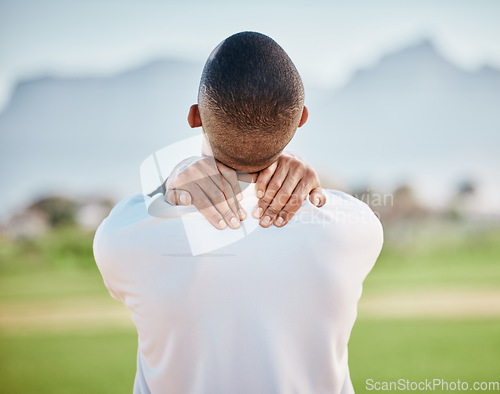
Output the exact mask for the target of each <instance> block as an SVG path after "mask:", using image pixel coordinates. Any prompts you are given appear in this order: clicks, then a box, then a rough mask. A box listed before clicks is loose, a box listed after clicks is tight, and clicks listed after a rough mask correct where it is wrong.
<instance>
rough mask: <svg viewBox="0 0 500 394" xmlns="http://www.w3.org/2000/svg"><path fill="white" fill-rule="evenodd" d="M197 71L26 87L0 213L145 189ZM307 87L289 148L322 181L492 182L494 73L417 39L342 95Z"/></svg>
mask: <svg viewBox="0 0 500 394" xmlns="http://www.w3.org/2000/svg"><path fill="white" fill-rule="evenodd" d="M201 71H202V65H201V64H191V63H187V62H182V61H178V60H172V59H164V60H158V61H154V62H151V63H148V64H145V65H144V66H142V67H138V68H135V69H132V70H129V71H126V72H123V73H120V74H117V75H114V76H110V77H100V78H95V77H82V78H58V77H40V78H36V79H30V80H26V81H21V82H20V83H19V84H18V85H17V86H16V87H15V89H14V92H13V95H12V98H11V100H10V102H9V103H8V105H7V107H6V108H5V109H4V111H3V113H1V114H0V179H1V180H2V185H3V187H2V193H1V194H0V207H3V208H1V209H0V214H1V213H2V212H4V213H5V212H6V211H7V210H10V209H11V208H12V207H14V206H16V205H19V204H20V203H22V202H28V201H29V200H30V199H31V198H32V197H33V196H35V195H38V194H40V193H49V192H51V191H56V192H59V191H64V190H67V191H70V192H73V193H95V192H98V191H106V192H107V193H108V194H112V195H115V196H118V195H122V194H123V193H128V192H132V191H137V190H140V186H139V185H140V183H139V175H138V169H139V165H140V163H141V161H142V160H143V159H144V158H145V157H146V156H148V155H149V154H150V153H152V152H154V151H155V150H157V149H160V148H162V147H164V146H165V145H167V144H169V143H171V142H174V141H177V140H180V139H182V138H184V137H189V136H192V135H194V134H195V133H196V132H193V131H191V129H189V127H188V126H187V123H186V116H187V111H188V108H189V106H190V105H191V104H192V103H194V102H196V94H197V90H198V82H199V78H200V75H201ZM306 91H307V104H308V106H309V110H310V120H309V122H308V123H307V124H306V125H305V126H304V128H303V129H299V131H298V132H297V134H296V138H295V139H294V141H293V142H292V144H291V145H290V148H291V149H295V150H298V151H299V152H301V153H303V154H304V155H305V157H306V159H307V160H308V161H310V162H312V163H313V164H314V165H316V166H317V167H318V168H319V169H320V170H321V171H322V172H323V173H325V174H326V175H327V176H328V177H330V176H331V177H332V178H333V179H339V178H340V179H344V180H345V181H346V182H347V183H351V184H355V183H357V184H360V183H369V184H371V185H373V186H376V185H377V184H383V183H390V182H397V181H400V180H406V179H410V181H412V180H417V181H419V180H422V179H424V180H429V181H433V182H434V184H437V185H442V184H443V183H446V182H448V183H450V184H451V183H452V182H454V181H457V180H463V178H464V177H473V178H475V177H479V179H480V180H486V181H487V182H490V184H491V183H495V182H496V179H497V178H498V176H497V174H498V172H499V171H500V155H498V151H499V148H500V110H499V109H498V108H500V71H499V70H496V69H494V68H491V67H487V66H485V67H483V68H481V69H478V70H476V71H474V72H470V71H466V70H462V69H461V68H459V67H457V66H455V65H454V64H453V63H450V62H449V61H447V60H446V59H445V58H444V57H443V56H442V55H441V54H440V53H439V51H438V50H437V49H436V48H435V47H434V46H433V44H432V43H431V42H430V41H428V40H423V41H421V42H420V43H417V44H415V45H412V46H409V47H407V48H404V49H402V50H400V51H397V52H394V53H391V54H388V55H386V56H384V57H382V58H381V59H380V61H379V62H378V63H377V64H376V65H374V66H373V67H371V68H369V69H363V70H358V71H357V72H355V73H354V74H353V76H352V78H351V79H350V81H349V82H348V83H347V84H346V85H344V86H343V87H342V88H341V89H338V90H336V91H328V90H323V91H322V90H318V89H314V88H312V87H308V86H306ZM493 176H494V178H493ZM498 200H499V201H500V198H499V199H498Z"/></svg>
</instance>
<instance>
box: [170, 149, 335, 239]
mask: <svg viewBox="0 0 500 394" xmlns="http://www.w3.org/2000/svg"><path fill="white" fill-rule="evenodd" d="M239 180H241V181H244V182H255V183H256V185H255V192H256V195H257V198H258V199H259V200H258V203H257V205H256V206H255V208H254V209H253V211H252V216H253V217H254V218H256V219H260V220H259V223H260V225H261V226H262V227H269V226H271V225H272V224H274V225H275V226H277V227H282V226H284V225H286V224H287V223H288V222H289V221H290V219H291V218H292V217H293V215H295V213H296V212H297V210H298V209H299V208H300V206H301V205H302V203H303V202H304V200H305V199H306V198H307V196H309V200H310V201H311V203H312V204H314V205H315V206H316V207H321V206H323V205H324V204H325V202H326V197H325V195H324V194H323V192H322V190H321V187H320V183H319V179H318V176H317V174H316V172H315V171H314V170H313V169H312V167H311V166H309V165H308V164H307V163H305V162H304V160H302V159H301V158H300V157H299V156H298V155H296V154H294V153H291V152H283V153H282V155H281V156H280V157H279V159H278V160H277V161H276V162H275V163H273V164H272V165H270V166H269V167H267V168H265V169H264V170H262V171H260V172H257V173H252V174H247V173H242V172H238V171H235V170H234V169H232V168H230V167H227V166H225V165H224V164H222V163H220V162H218V161H217V160H215V159H214V158H213V157H211V156H193V157H190V158H188V159H185V160H183V161H182V162H180V163H179V164H178V165H177V166H176V167H175V168H174V169H173V171H172V173H171V174H170V176H169V177H168V179H167V181H166V184H165V201H166V202H167V203H169V204H170V205H190V204H193V205H194V206H195V207H196V208H197V209H198V211H199V212H200V213H201V214H202V215H203V216H204V217H205V218H206V219H207V220H208V221H209V222H210V223H211V224H212V225H213V226H214V227H216V228H218V229H220V230H222V229H224V228H226V227H228V226H229V227H230V228H232V229H237V228H239V227H240V226H241V221H242V220H244V219H245V218H246V217H247V213H246V212H245V210H244V209H243V208H242V207H241V206H240V204H239V201H241V200H242V198H243V195H242V193H241V187H240V184H239V182H238V181H239Z"/></svg>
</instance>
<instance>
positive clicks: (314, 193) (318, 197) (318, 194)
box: [309, 187, 326, 208]
mask: <svg viewBox="0 0 500 394" xmlns="http://www.w3.org/2000/svg"><path fill="white" fill-rule="evenodd" d="M309 201H311V203H312V204H313V205H315V206H317V207H318V208H320V207H322V206H323V205H325V203H326V196H325V195H324V194H323V189H321V187H317V188H315V189H313V190H311V193H310V194H309Z"/></svg>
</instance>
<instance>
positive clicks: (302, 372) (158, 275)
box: [94, 184, 383, 394]
mask: <svg viewBox="0 0 500 394" xmlns="http://www.w3.org/2000/svg"><path fill="white" fill-rule="evenodd" d="M254 186H255V185H254V184H251V185H250V186H249V187H247V188H246V189H245V190H244V192H243V194H244V199H243V201H242V205H243V207H244V208H245V209H246V211H247V212H251V210H252V208H253V207H254V206H255V204H256V202H257V198H256V197H255V189H254ZM325 194H326V197H327V203H326V205H325V206H323V207H322V208H316V207H315V206H313V205H312V204H311V203H310V202H309V201H308V200H306V201H305V202H304V203H303V205H302V207H301V208H300V209H299V211H298V213H297V214H296V216H295V217H294V218H293V219H292V220H291V221H290V223H288V224H287V225H286V226H285V227H283V228H276V227H274V226H272V227H270V228H267V229H265V228H261V227H260V226H258V221H257V220H256V219H254V218H253V217H251V215H249V217H248V218H247V219H246V220H245V221H244V222H243V228H242V229H241V231H242V233H243V235H242V236H241V237H238V238H237V239H236V240H233V238H231V237H233V236H234V233H231V232H234V231H235V230H231V229H229V228H226V229H225V230H222V231H221V230H217V229H215V228H213V227H211V226H210V225H209V224H208V222H207V221H206V219H205V218H204V217H203V216H201V214H200V213H198V212H196V211H195V210H194V208H191V207H170V212H169V214H168V215H165V217H166V218H157V217H152V216H151V215H149V214H148V211H147V208H146V204H145V199H147V198H148V197H144V196H143V195H141V194H137V195H133V196H130V197H128V198H126V199H124V200H123V201H121V202H120V203H119V204H118V205H117V206H116V207H115V208H114V209H113V210H112V211H111V213H110V215H109V216H108V217H107V218H106V219H105V220H104V221H103V223H102V224H101V226H100V227H99V229H98V230H97V233H96V236H95V240H94V255H95V259H96V262H97V265H98V267H99V270H100V271H101V274H102V276H103V278H104V282H105V284H106V286H107V287H108V289H109V291H110V293H111V295H112V296H113V297H115V298H117V299H119V300H121V301H122V302H123V303H124V304H125V305H126V306H127V307H128V308H129V309H130V311H131V313H132V319H133V321H134V323H135V325H136V327H137V332H138V336H139V343H138V352H137V374H136V378H135V385H134V393H135V394H139V393H141V394H145V393H168V394H188V393H189V394H292V393H293V394H312V393H314V394H327V393H328V394H335V393H342V394H346V393H353V392H354V391H353V388H352V384H351V380H350V377H349V369H348V363H347V356H348V353H347V343H348V340H349V336H350V333H351V329H352V326H353V324H354V321H355V318H356V308H357V303H358V300H359V297H360V296H361V290H362V282H363V280H364V279H365V277H366V275H367V274H368V273H369V272H370V270H371V269H372V267H373V265H374V263H375V261H376V259H377V257H378V255H379V253H380V250H381V248H382V243H383V234H382V226H381V224H380V222H379V220H378V219H377V217H376V216H375V215H374V213H373V212H372V211H371V209H370V208H369V207H368V206H367V205H366V204H364V203H363V202H361V201H359V200H357V199H355V198H354V197H351V196H349V195H347V194H345V193H342V192H339V191H331V190H325ZM186 217H188V218H189V220H188V221H187V222H186V220H185V219H186ZM189 226H191V227H195V228H198V229H201V230H200V231H198V233H195V235H193V233H192V232H191V233H190V231H191V230H192V228H191V230H190V229H189ZM245 228H251V229H252V231H246V230H245ZM238 231H239V230H238ZM189 234H191V235H189ZM194 236H195V237H201V238H204V237H205V236H206V239H212V238H213V237H216V238H217V237H219V238H221V237H222V238H224V237H229V238H228V239H230V238H231V240H230V242H222V243H221V244H222V245H224V244H225V246H222V247H220V248H219V249H216V250H212V251H209V252H206V253H201V254H196V255H193V251H192V250H193V248H192V242H191V241H192V239H191V241H190V240H189V238H190V237H191V238H193V237H194ZM211 237H212V238H211Z"/></svg>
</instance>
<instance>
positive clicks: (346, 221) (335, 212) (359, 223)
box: [319, 189, 383, 245]
mask: <svg viewBox="0 0 500 394" xmlns="http://www.w3.org/2000/svg"><path fill="white" fill-rule="evenodd" d="M324 193H325V195H326V199H327V202H326V204H325V205H324V206H323V207H321V208H319V209H320V210H323V209H324V215H325V216H326V217H327V218H328V219H329V221H330V223H332V224H334V225H335V227H337V228H340V229H341V230H342V232H344V231H345V233H346V234H351V233H352V235H353V236H354V238H355V239H358V240H359V239H360V238H361V239H363V240H364V241H368V240H370V241H373V243H375V244H377V245H381V244H382V243H383V228H382V223H381V222H380V219H379V217H378V215H377V214H376V212H374V211H373V210H372V208H370V206H369V205H368V204H366V203H365V202H364V201H361V200H359V199H358V198H356V197H354V196H352V195H350V194H348V193H345V192H342V191H339V190H328V189H326V190H324ZM339 226H340V227H339ZM349 230H352V231H349Z"/></svg>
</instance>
